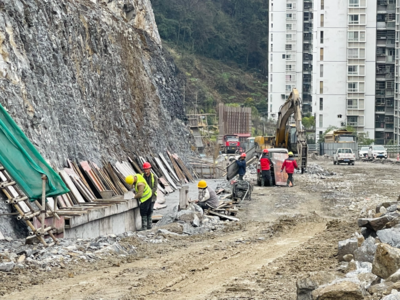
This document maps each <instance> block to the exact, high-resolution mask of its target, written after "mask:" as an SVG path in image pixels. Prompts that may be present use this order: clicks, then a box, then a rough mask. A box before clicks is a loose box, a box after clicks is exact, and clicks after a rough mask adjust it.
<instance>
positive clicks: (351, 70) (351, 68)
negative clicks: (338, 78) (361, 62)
mask: <svg viewBox="0 0 400 300" xmlns="http://www.w3.org/2000/svg"><path fill="white" fill-rule="evenodd" d="M347 74H348V75H358V66H348V67H347Z"/></svg>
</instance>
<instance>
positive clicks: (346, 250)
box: [338, 238, 358, 261]
mask: <svg viewBox="0 0 400 300" xmlns="http://www.w3.org/2000/svg"><path fill="white" fill-rule="evenodd" d="M357 246H358V241H357V238H351V239H347V240H344V241H340V242H339V244H338V259H339V261H344V260H345V259H344V256H345V255H347V254H354V251H355V250H356V249H357Z"/></svg>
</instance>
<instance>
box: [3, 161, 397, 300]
mask: <svg viewBox="0 0 400 300" xmlns="http://www.w3.org/2000/svg"><path fill="white" fill-rule="evenodd" d="M316 163H318V164H319V165H320V166H322V167H323V168H325V169H329V170H331V171H333V172H336V173H337V175H335V176H323V175H322V176H321V175H312V174H311V175H310V174H309V175H297V176H296V177H295V179H296V183H297V186H296V187H294V188H278V187H275V188H259V187H257V188H255V190H254V193H253V200H252V201H249V202H247V201H246V202H245V203H243V205H242V209H241V211H240V214H239V217H240V219H241V222H240V223H230V224H228V225H227V226H226V227H225V230H223V231H217V232H214V233H207V234H204V235H200V236H191V237H180V236H168V242H167V243H163V244H150V243H146V242H143V241H142V240H140V239H138V238H137V237H131V238H127V239H126V240H125V241H124V242H125V243H131V244H133V245H135V246H136V247H137V249H138V252H139V254H138V255H137V256H133V257H128V258H126V257H125V258H121V257H113V258H109V259H104V260H103V261H100V262H98V263H96V264H93V265H90V264H85V263H82V264H80V265H77V266H67V267H66V268H65V269H56V268H54V269H53V270H52V271H50V272H47V273H46V272H43V271H35V272H34V273H24V272H22V271H21V273H20V274H14V275H7V277H5V276H3V277H2V278H0V279H1V280H2V283H3V284H4V286H5V287H7V288H8V289H7V290H8V291H9V290H14V292H12V293H9V294H6V295H5V296H3V298H2V299H24V300H25V299H27V298H28V299H295V298H296V286H295V283H296V280H297V278H298V277H300V276H302V275H303V274H305V273H307V272H311V271H320V270H328V269H334V268H336V267H337V260H336V258H335V255H336V252H337V242H338V241H339V240H343V239H346V238H348V237H349V235H351V233H353V232H354V231H356V230H357V227H356V216H357V214H358V213H359V210H360V208H361V207H362V206H367V207H369V206H371V207H373V206H374V203H375V202H379V201H382V199H386V198H387V199H390V200H395V199H397V196H398V192H397V191H398V190H399V186H400V183H398V182H395V181H394V180H393V175H394V174H395V172H398V171H397V169H398V167H397V166H394V165H386V164H385V165H381V164H372V163H357V164H356V165H355V166H333V164H331V162H328V161H317V162H316ZM378 178H379V181H378V180H377V179H378ZM385 187H390V188H385ZM154 232H155V231H154ZM33 277H34V278H33ZM27 296H28V297H27Z"/></svg>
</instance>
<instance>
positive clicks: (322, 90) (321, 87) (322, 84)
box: [319, 81, 324, 94]
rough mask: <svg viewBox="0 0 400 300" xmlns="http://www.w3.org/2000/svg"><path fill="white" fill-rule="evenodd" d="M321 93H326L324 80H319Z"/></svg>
mask: <svg viewBox="0 0 400 300" xmlns="http://www.w3.org/2000/svg"><path fill="white" fill-rule="evenodd" d="M319 93H320V94H323V93H324V82H323V81H320V82H319Z"/></svg>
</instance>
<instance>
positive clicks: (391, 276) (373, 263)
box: [297, 202, 400, 300]
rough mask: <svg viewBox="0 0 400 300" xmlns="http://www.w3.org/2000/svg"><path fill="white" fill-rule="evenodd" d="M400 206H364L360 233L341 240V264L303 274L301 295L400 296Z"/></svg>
mask: <svg viewBox="0 0 400 300" xmlns="http://www.w3.org/2000/svg"><path fill="white" fill-rule="evenodd" d="M399 210H400V202H383V203H380V204H378V205H377V206H376V208H375V209H374V210H367V209H365V208H363V210H362V211H361V213H360V218H359V219H358V226H359V228H360V233H358V232H356V233H354V234H353V236H352V237H351V238H349V239H347V240H344V241H340V242H339V244H338V255H337V258H338V260H339V266H338V268H337V269H336V270H335V272H331V273H326V272H316V273H310V274H308V275H307V276H306V277H304V278H300V279H299V280H298V282H297V293H298V298H297V299H298V300H305V299H384V300H394V299H400V212H399Z"/></svg>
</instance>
